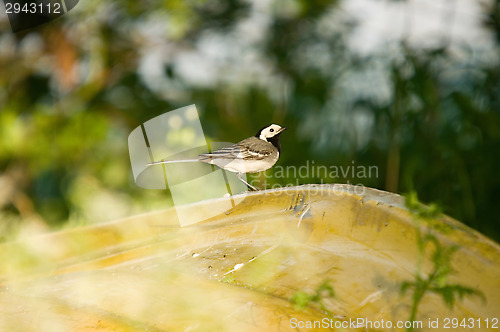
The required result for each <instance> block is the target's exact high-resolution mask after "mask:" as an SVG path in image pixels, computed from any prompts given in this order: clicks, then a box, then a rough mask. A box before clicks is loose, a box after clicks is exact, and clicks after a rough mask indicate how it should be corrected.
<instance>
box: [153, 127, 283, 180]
mask: <svg viewBox="0 0 500 332" xmlns="http://www.w3.org/2000/svg"><path fill="white" fill-rule="evenodd" d="M285 129H286V128H283V127H281V126H278V125H276V124H272V125H270V126H267V127H264V128H262V129H261V130H259V132H258V133H257V135H255V136H252V137H249V138H246V139H244V140H242V141H241V142H238V143H236V144H233V145H231V146H228V147H226V148H222V149H219V150H215V151H213V152H211V153H203V154H200V155H199V156H198V158H196V159H182V160H162V161H157V162H153V163H150V164H148V166H152V165H159V164H169V163H181V162H198V161H201V162H204V163H207V164H212V165H216V166H218V167H220V168H222V169H224V170H227V171H230V172H234V173H238V179H239V180H240V181H242V182H243V183H244V184H246V185H247V186H248V187H250V188H252V189H253V190H257V188H255V187H254V186H252V185H251V184H250V183H248V182H246V181H245V180H244V179H243V178H242V177H241V176H242V174H244V173H258V172H263V171H265V170H268V169H269V168H271V167H273V166H274V164H276V162H277V161H278V159H279V157H280V153H281V144H280V135H281V132H282V131H283V130H285Z"/></svg>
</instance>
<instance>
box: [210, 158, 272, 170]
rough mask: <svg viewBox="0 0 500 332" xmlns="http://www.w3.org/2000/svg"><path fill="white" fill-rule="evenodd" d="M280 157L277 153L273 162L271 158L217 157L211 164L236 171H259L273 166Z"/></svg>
mask: <svg viewBox="0 0 500 332" xmlns="http://www.w3.org/2000/svg"><path fill="white" fill-rule="evenodd" d="M278 157H279V156H278V155H277V156H276V158H273V159H272V160H271V162H269V160H267V161H263V160H252V161H245V160H242V159H233V160H229V159H216V160H211V161H210V164H213V165H216V166H218V167H220V168H223V169H225V170H226V171H230V172H234V173H258V172H262V171H265V170H267V169H269V168H271V167H272V166H273V165H274V164H276V162H277V161H278Z"/></svg>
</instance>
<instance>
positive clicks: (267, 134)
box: [259, 124, 285, 141]
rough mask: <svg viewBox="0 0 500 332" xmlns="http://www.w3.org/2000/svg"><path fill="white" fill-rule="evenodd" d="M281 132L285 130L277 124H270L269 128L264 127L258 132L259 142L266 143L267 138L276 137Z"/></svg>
mask: <svg viewBox="0 0 500 332" xmlns="http://www.w3.org/2000/svg"><path fill="white" fill-rule="evenodd" d="M283 130H285V128H283V127H281V126H278V125H277V124H272V125H270V126H269V127H266V128H264V129H262V130H261V131H260V135H259V138H260V139H261V140H264V141H267V140H268V139H269V138H272V137H274V136H276V135H278V134H279V133H281V132H282V131H283Z"/></svg>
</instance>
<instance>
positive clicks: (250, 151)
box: [200, 139, 272, 160]
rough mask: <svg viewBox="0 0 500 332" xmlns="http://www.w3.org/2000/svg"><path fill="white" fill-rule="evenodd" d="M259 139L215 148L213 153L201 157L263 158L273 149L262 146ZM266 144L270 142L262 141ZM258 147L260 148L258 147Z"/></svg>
mask: <svg viewBox="0 0 500 332" xmlns="http://www.w3.org/2000/svg"><path fill="white" fill-rule="evenodd" d="M257 140H258V141H254V142H252V141H250V140H249V139H246V140H243V141H241V142H239V143H238V144H233V145H231V146H228V147H226V148H222V149H219V150H215V151H213V152H212V153H204V154H201V155H200V159H243V160H247V159H257V160H259V159H263V158H265V157H267V156H269V155H270V154H271V153H272V150H271V149H269V148H268V147H267V146H264V147H265V148H262V147H263V146H261V144H260V143H261V142H259V141H262V140H260V139H257ZM262 143H264V144H269V143H266V142H264V141H262ZM256 148H258V150H257V149H256Z"/></svg>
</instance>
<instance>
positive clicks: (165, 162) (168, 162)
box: [147, 159, 200, 166]
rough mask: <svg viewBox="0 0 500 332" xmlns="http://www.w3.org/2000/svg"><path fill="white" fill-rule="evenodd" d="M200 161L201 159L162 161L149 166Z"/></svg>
mask: <svg viewBox="0 0 500 332" xmlns="http://www.w3.org/2000/svg"><path fill="white" fill-rule="evenodd" d="M198 161H200V159H179V160H162V161H155V162H153V163H149V164H148V165H147V166H154V165H160V164H174V163H196V162H198Z"/></svg>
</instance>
